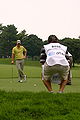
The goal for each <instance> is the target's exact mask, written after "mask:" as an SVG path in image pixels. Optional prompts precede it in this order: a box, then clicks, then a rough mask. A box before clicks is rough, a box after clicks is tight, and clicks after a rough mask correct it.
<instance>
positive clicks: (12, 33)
mask: <svg viewBox="0 0 80 120" xmlns="http://www.w3.org/2000/svg"><path fill="white" fill-rule="evenodd" d="M17 33H18V31H17V28H16V27H15V26H14V25H7V26H3V29H2V33H1V35H0V46H1V47H0V48H1V54H0V56H4V57H7V56H11V50H12V47H13V46H14V45H15V42H16V40H17Z"/></svg>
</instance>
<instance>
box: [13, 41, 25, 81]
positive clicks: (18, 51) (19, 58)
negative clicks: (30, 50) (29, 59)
mask: <svg viewBox="0 0 80 120" xmlns="http://www.w3.org/2000/svg"><path fill="white" fill-rule="evenodd" d="M26 54H27V50H26V49H25V48H24V47H23V46H21V41H20V40H17V44H16V46H15V47H13V49H12V64H14V58H15V60H16V67H17V70H18V75H19V81H18V82H23V80H26V75H25V74H24V72H23V68H24V59H25V58H26Z"/></svg>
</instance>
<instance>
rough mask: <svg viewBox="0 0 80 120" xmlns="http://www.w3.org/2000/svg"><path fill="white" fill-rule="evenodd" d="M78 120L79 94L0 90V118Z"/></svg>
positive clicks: (12, 119)
mask: <svg viewBox="0 0 80 120" xmlns="http://www.w3.org/2000/svg"><path fill="white" fill-rule="evenodd" d="M76 119H77V120H79V119H80V94H78V93H68V94H51V93H47V92H39V93H32V92H21V93H18V92H4V91H0V120H76Z"/></svg>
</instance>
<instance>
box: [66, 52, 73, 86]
mask: <svg viewBox="0 0 80 120" xmlns="http://www.w3.org/2000/svg"><path fill="white" fill-rule="evenodd" d="M67 55H68V57H67V56H66V58H67V60H68V62H69V66H70V70H69V74H68V82H67V85H71V84H72V71H71V68H72V63H73V57H72V55H71V54H70V53H69V52H68V54H67Z"/></svg>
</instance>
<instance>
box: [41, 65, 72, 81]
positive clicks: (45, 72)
mask: <svg viewBox="0 0 80 120" xmlns="http://www.w3.org/2000/svg"><path fill="white" fill-rule="evenodd" d="M69 70H70V67H69V66H62V65H54V66H48V65H47V64H46V63H45V64H44V68H42V80H51V78H52V76H53V75H54V74H56V73H58V74H59V75H60V78H61V80H67V79H68V74H69Z"/></svg>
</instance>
